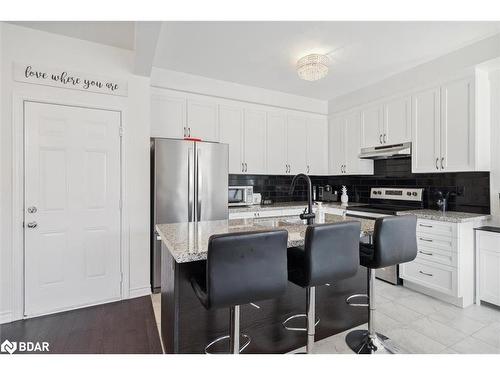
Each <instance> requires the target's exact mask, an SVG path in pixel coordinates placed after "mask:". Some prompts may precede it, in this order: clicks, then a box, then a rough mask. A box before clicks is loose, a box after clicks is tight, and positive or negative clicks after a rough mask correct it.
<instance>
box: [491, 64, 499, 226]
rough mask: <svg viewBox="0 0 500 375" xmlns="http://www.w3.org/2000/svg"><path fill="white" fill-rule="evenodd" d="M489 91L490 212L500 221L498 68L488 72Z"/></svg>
mask: <svg viewBox="0 0 500 375" xmlns="http://www.w3.org/2000/svg"><path fill="white" fill-rule="evenodd" d="M490 93H491V173H490V202H491V214H492V215H494V216H495V219H496V220H497V221H498V222H499V223H500V199H499V196H498V194H499V193H500V148H499V147H498V145H500V70H496V71H493V72H491V73H490Z"/></svg>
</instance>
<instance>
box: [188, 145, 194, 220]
mask: <svg viewBox="0 0 500 375" xmlns="http://www.w3.org/2000/svg"><path fill="white" fill-rule="evenodd" d="M193 159H194V156H193V149H192V148H189V149H188V221H193V219H194V217H193V216H194V215H193V210H194V205H193V199H194V197H193V188H194V171H193V167H194V160H193Z"/></svg>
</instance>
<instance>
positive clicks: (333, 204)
mask: <svg viewBox="0 0 500 375" xmlns="http://www.w3.org/2000/svg"><path fill="white" fill-rule="evenodd" d="M320 203H321V205H322V207H333V208H347V207H354V206H362V205H363V203H348V204H347V205H343V204H342V203H341V202H320ZM314 206H316V205H313V207H314ZM305 207H307V202H277V203H273V204H269V205H260V204H256V205H253V206H233V207H229V213H233V212H255V211H272V210H282V209H286V208H297V209H300V208H305ZM316 207H317V206H316Z"/></svg>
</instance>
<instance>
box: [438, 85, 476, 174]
mask: <svg viewBox="0 0 500 375" xmlns="http://www.w3.org/2000/svg"><path fill="white" fill-rule="evenodd" d="M471 85H472V83H471V81H470V80H469V79H465V80H460V81H455V82H451V83H448V84H446V85H444V86H442V87H441V160H440V165H441V164H442V168H443V170H445V171H446V172H461V171H472V170H474V133H473V132H474V129H473V121H474V120H473V107H472V100H471V95H473V90H472V88H471Z"/></svg>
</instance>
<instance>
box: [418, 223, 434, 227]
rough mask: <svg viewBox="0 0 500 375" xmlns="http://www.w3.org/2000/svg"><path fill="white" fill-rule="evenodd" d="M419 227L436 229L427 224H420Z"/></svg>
mask: <svg viewBox="0 0 500 375" xmlns="http://www.w3.org/2000/svg"><path fill="white" fill-rule="evenodd" d="M418 225H420V226H421V227H424V228H434V227H433V226H432V225H427V224H418Z"/></svg>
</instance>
